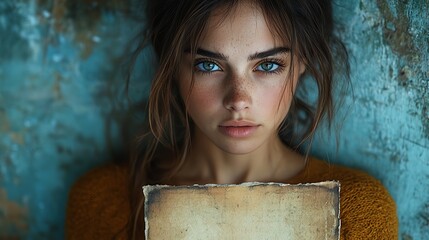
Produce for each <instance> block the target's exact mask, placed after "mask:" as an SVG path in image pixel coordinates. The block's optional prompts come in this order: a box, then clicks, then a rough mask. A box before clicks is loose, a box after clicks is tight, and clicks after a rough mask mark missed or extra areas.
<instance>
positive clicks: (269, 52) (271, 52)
mask: <svg viewBox="0 0 429 240" xmlns="http://www.w3.org/2000/svg"><path fill="white" fill-rule="evenodd" d="M289 51H290V48H288V47H277V48H272V49H269V50H267V51H263V52H257V53H255V54H252V55H250V56H249V57H248V60H249V61H252V60H255V59H261V58H266V57H269V56H274V55H277V54H281V53H287V52H289Z"/></svg>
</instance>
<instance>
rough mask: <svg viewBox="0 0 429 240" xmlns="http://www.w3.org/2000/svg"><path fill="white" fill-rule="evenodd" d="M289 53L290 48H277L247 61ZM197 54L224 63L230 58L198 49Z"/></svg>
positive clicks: (251, 56)
mask: <svg viewBox="0 0 429 240" xmlns="http://www.w3.org/2000/svg"><path fill="white" fill-rule="evenodd" d="M289 51H290V48H288V47H277V48H272V49H269V50H267V51H263V52H257V53H254V54H252V55H250V56H249V57H248V58H247V59H248V60H249V61H253V60H255V59H261V58H266V57H269V56H274V55H277V54H281V53H287V52H289ZM186 52H189V51H186ZM196 53H197V54H198V55H201V56H205V57H209V58H214V59H217V60H222V61H226V60H228V57H227V56H225V55H224V54H222V53H218V52H212V51H209V50H205V49H202V48H198V49H197V52H196Z"/></svg>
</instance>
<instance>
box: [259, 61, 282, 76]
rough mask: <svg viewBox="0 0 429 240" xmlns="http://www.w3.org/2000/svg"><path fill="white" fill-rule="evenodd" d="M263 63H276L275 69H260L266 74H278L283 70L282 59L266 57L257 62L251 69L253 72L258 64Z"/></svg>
mask: <svg viewBox="0 0 429 240" xmlns="http://www.w3.org/2000/svg"><path fill="white" fill-rule="evenodd" d="M264 63H273V64H276V65H278V67H277V68H276V69H275V70H273V71H260V72H261V73H263V74H266V75H268V74H280V73H281V72H283V70H284V69H285V66H286V64H285V62H284V61H283V59H279V58H267V59H264V60H262V61H261V62H259V63H258V64H257V65H256V67H255V69H253V71H254V72H256V71H258V70H256V68H258V67H259V66H261V65H262V64H264Z"/></svg>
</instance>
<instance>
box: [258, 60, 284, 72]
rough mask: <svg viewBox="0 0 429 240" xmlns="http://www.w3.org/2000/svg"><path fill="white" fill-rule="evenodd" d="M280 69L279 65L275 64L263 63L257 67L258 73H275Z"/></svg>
mask: <svg viewBox="0 0 429 240" xmlns="http://www.w3.org/2000/svg"><path fill="white" fill-rule="evenodd" d="M279 67H280V65H279V64H276V63H273V62H263V63H261V64H259V65H258V66H257V67H256V71H261V72H274V71H276V70H277V69H278V68H279Z"/></svg>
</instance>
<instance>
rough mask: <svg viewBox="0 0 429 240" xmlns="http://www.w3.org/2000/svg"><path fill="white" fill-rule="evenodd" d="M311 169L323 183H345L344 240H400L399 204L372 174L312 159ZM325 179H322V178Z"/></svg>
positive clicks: (342, 203) (343, 195) (343, 208)
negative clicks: (335, 181)
mask: <svg viewBox="0 0 429 240" xmlns="http://www.w3.org/2000/svg"><path fill="white" fill-rule="evenodd" d="M310 161H313V163H310V168H315V169H314V170H313V171H314V172H318V173H319V174H320V176H319V177H322V178H324V179H323V180H337V181H339V182H340V184H341V192H340V208H341V210H340V212H341V238H342V239H362V238H364V239H397V238H398V219H397V216H396V205H395V202H394V201H393V199H392V197H391V196H390V194H389V192H388V191H387V190H386V188H385V187H384V186H383V184H382V183H381V182H380V181H379V180H377V179H375V178H374V177H372V176H370V175H369V174H367V173H365V172H363V171H360V170H357V169H352V168H349V167H345V166H340V165H335V164H330V163H326V162H324V161H320V160H317V159H312V160H310ZM321 180H322V179H321Z"/></svg>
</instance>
